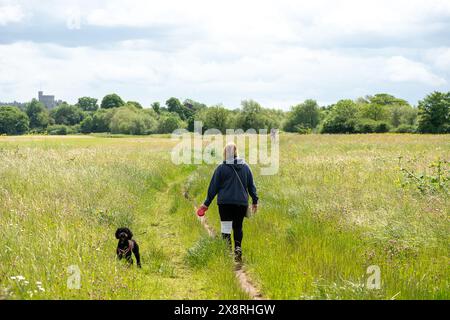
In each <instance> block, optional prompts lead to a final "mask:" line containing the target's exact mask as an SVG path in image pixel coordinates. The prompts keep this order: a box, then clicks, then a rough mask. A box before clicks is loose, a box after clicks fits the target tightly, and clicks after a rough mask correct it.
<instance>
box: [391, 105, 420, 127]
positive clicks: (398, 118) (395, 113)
mask: <svg viewBox="0 0 450 320" xmlns="http://www.w3.org/2000/svg"><path fill="white" fill-rule="evenodd" d="M416 119H417V108H413V107H411V106H405V105H393V106H392V107H391V108H390V122H391V124H392V126H393V127H395V128H396V127H398V126H401V125H408V126H412V125H414V124H415V123H416Z"/></svg>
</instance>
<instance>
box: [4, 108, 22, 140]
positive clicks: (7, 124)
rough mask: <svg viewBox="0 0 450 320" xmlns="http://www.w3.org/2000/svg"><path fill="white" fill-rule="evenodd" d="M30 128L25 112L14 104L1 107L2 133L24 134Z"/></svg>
mask: <svg viewBox="0 0 450 320" xmlns="http://www.w3.org/2000/svg"><path fill="white" fill-rule="evenodd" d="M28 129H29V119H28V116H27V114H26V113H25V112H23V111H21V110H20V109H19V108H17V107H13V106H1V107H0V134H5V133H6V134H23V133H25V132H27V131H28Z"/></svg>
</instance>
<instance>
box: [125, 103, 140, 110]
mask: <svg viewBox="0 0 450 320" xmlns="http://www.w3.org/2000/svg"><path fill="white" fill-rule="evenodd" d="M126 104H127V105H131V106H133V107H135V108H138V109H143V108H142V105H141V104H140V103H139V102H137V101H127V103H126Z"/></svg>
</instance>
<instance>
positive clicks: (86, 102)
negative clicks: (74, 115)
mask: <svg viewBox="0 0 450 320" xmlns="http://www.w3.org/2000/svg"><path fill="white" fill-rule="evenodd" d="M97 101H98V100H97V99H95V98H91V97H81V98H78V103H77V104H76V106H78V107H79V108H80V109H81V110H83V111H92V112H93V111H97V109H98V104H97Z"/></svg>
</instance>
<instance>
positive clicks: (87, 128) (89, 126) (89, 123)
mask: <svg viewBox="0 0 450 320" xmlns="http://www.w3.org/2000/svg"><path fill="white" fill-rule="evenodd" d="M93 128H94V120H93V119H92V116H87V117H86V118H84V119H83V121H81V123H80V131H81V133H90V132H92V130H93Z"/></svg>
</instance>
